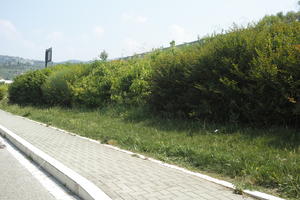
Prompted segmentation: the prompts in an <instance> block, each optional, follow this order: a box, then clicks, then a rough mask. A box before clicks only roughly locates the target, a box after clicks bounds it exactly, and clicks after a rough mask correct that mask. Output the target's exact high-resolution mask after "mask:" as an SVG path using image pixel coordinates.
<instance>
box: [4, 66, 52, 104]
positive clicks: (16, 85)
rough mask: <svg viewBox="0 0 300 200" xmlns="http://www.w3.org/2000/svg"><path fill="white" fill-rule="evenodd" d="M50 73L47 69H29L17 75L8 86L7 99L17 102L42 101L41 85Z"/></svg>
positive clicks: (39, 102) (30, 102)
mask: <svg viewBox="0 0 300 200" xmlns="http://www.w3.org/2000/svg"><path fill="white" fill-rule="evenodd" d="M49 73H50V70H49V69H43V70H37V71H29V72H27V73H25V74H22V75H20V76H17V77H16V78H15V79H14V82H13V83H12V84H11V85H10V86H9V89H8V92H9V101H10V102H11V103H18V104H35V105H36V104H42V103H44V99H43V93H42V89H41V86H42V85H43V84H44V82H45V81H46V79H47V75H48V74H49Z"/></svg>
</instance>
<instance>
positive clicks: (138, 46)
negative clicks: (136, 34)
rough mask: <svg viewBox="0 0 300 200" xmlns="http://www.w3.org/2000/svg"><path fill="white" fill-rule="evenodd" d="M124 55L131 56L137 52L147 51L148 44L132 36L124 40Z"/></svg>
mask: <svg viewBox="0 0 300 200" xmlns="http://www.w3.org/2000/svg"><path fill="white" fill-rule="evenodd" d="M123 47H124V48H123V50H122V56H130V55H133V54H136V53H143V52H146V51H147V45H146V44H142V43H140V42H138V41H136V40H134V39H132V38H126V39H124V40H123Z"/></svg>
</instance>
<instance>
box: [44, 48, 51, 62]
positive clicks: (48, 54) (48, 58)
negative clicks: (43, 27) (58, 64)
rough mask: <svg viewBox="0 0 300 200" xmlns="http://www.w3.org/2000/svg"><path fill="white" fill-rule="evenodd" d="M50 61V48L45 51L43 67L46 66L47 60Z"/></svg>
mask: <svg viewBox="0 0 300 200" xmlns="http://www.w3.org/2000/svg"><path fill="white" fill-rule="evenodd" d="M51 61H52V48H49V49H46V52H45V67H47V64H48V62H51Z"/></svg>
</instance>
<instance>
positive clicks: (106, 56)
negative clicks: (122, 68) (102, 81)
mask: <svg viewBox="0 0 300 200" xmlns="http://www.w3.org/2000/svg"><path fill="white" fill-rule="evenodd" d="M99 58H100V59H101V60H102V61H106V60H107V58H108V53H107V52H106V51H105V50H103V51H102V52H101V53H100V55H99Z"/></svg>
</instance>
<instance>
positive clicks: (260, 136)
mask: <svg viewBox="0 0 300 200" xmlns="http://www.w3.org/2000/svg"><path fill="white" fill-rule="evenodd" d="M0 108H1V109H3V110H6V111H9V112H12V113H14V114H17V115H21V116H26V117H28V118H31V119H34V120H37V121H40V122H43V123H46V124H49V125H52V126H56V127H59V128H62V129H65V130H68V131H71V132H75V133H77V134H79V135H82V136H85V137H89V138H93V139H96V140H100V141H102V142H103V143H110V144H114V145H117V146H120V147H122V148H125V149H129V150H131V151H134V152H139V153H143V154H145V155H148V156H152V157H155V158H157V159H160V160H163V161H165V162H168V163H175V164H177V165H180V166H183V167H186V168H188V169H192V170H195V171H200V172H202V173H203V172H204V173H206V174H209V175H212V176H214V177H217V178H223V179H225V180H229V181H232V182H233V183H235V184H237V185H238V187H239V188H245V187H246V188H255V189H258V190H260V191H266V192H268V193H273V194H275V195H280V196H281V197H286V198H289V199H299V198H300V154H299V152H300V148H299V144H300V137H299V131H298V132H297V131H296V130H293V129H287V128H280V127H273V128H264V129H262V128H261V129H258V128H257V129H256V128H249V127H246V126H238V125H236V124H227V125H219V124H212V123H207V122H199V121H197V122H196V121H193V122H191V121H185V120H174V119H173V120H171V119H162V118H160V117H157V116H153V115H152V114H150V113H149V112H148V111H147V110H146V109H142V108H124V107H120V106H118V107H107V108H103V109H93V110H89V109H84V108H76V109H75V108H74V109H67V108H60V107H51V108H37V107H31V106H25V107H20V106H18V105H9V104H7V103H6V102H5V101H2V103H0Z"/></svg>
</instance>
